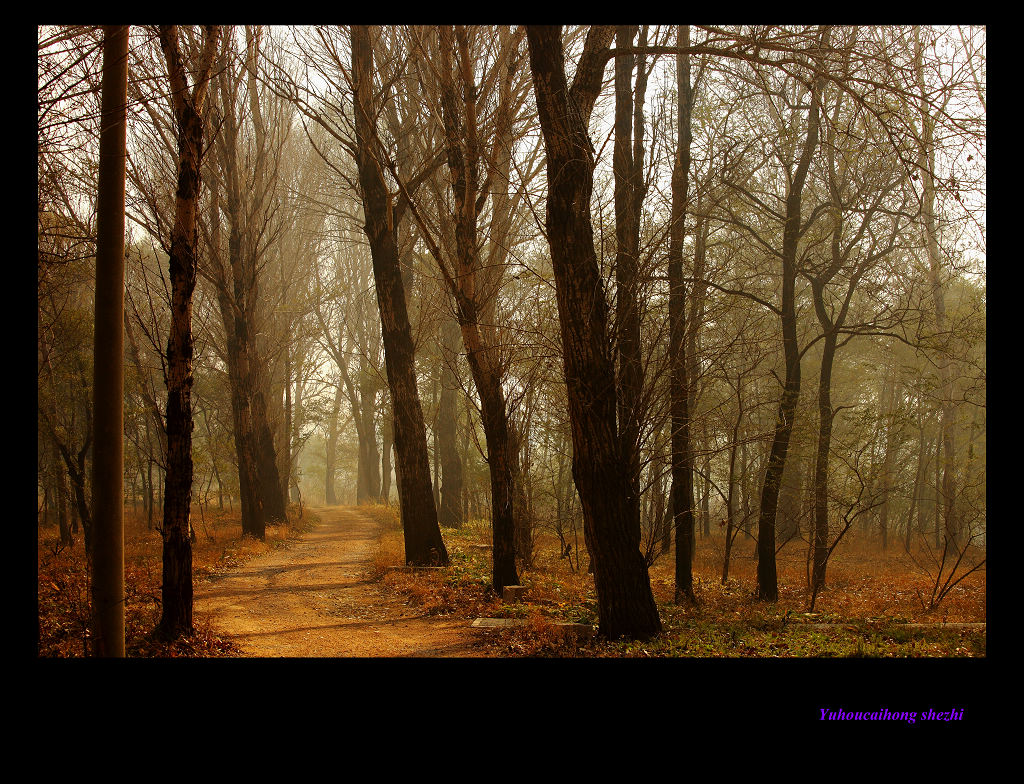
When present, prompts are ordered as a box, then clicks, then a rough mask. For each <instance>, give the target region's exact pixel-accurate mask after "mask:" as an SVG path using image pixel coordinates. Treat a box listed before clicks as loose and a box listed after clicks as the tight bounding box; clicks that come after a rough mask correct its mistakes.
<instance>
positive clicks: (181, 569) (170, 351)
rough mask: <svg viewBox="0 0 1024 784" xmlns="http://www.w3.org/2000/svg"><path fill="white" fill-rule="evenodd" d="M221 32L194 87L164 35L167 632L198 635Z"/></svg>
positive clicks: (210, 30)
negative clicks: (213, 143) (198, 337)
mask: <svg viewBox="0 0 1024 784" xmlns="http://www.w3.org/2000/svg"><path fill="white" fill-rule="evenodd" d="M219 36H220V29H219V28H218V27H217V26H216V25H207V26H206V28H205V30H204V37H203V50H202V55H201V57H200V60H199V62H198V63H197V65H196V68H195V75H194V80H193V84H192V87H191V88H190V87H189V84H188V79H187V74H186V70H185V63H184V60H183V57H182V53H181V49H180V47H179V44H178V28H177V27H176V26H174V25H163V26H161V28H160V46H161V48H162V49H163V52H164V58H165V60H166V64H167V73H168V77H169V79H170V85H171V95H172V98H173V101H174V113H175V119H176V121H177V130H178V189H177V192H176V194H175V213H174V227H173V229H172V231H171V253H170V260H169V268H170V278H171V328H170V336H169V338H168V341H167V479H166V484H165V490H164V517H163V526H162V527H161V536H162V538H163V584H162V602H161V613H162V614H161V618H160V633H161V634H162V635H163V636H164V637H165V638H168V639H175V638H177V637H180V636H183V635H188V634H191V633H192V543H191V541H190V540H189V515H190V511H191V505H192V426H193V422H192V397H191V394H192V348H193V338H192V292H193V291H194V290H195V286H196V274H197V273H196V257H197V244H198V233H197V228H196V224H197V211H198V203H199V189H200V186H201V183H202V179H201V175H200V165H201V162H202V153H203V126H204V121H205V110H206V96H207V92H208V89H209V82H210V73H211V70H212V68H213V60H214V55H215V54H216V51H217V44H218V39H219Z"/></svg>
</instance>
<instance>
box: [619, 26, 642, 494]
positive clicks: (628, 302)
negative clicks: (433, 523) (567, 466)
mask: <svg viewBox="0 0 1024 784" xmlns="http://www.w3.org/2000/svg"><path fill="white" fill-rule="evenodd" d="M636 32H637V25H619V26H618V27H617V28H616V33H615V35H616V47H618V48H622V49H629V48H630V47H632V45H633V38H634V36H635V35H636ZM633 59H634V58H633V55H623V56H620V57H616V58H615V147H614V153H613V160H612V169H613V172H614V175H615V240H616V252H615V292H616V297H615V303H616V319H615V322H616V347H617V350H618V363H619V372H618V384H619V392H618V396H619V437H620V439H621V441H622V448H623V450H624V456H625V459H626V460H627V462H628V464H629V471H630V483H629V486H630V493H631V494H632V495H633V496H634V497H635V498H636V499H637V503H639V500H640V397H641V393H642V391H643V362H642V360H641V357H640V304H639V301H638V291H637V289H638V277H639V276H638V271H637V267H638V261H639V259H638V257H637V255H638V249H639V244H640V208H641V205H642V199H643V136H642V133H643V131H642V128H638V129H637V143H638V145H639V153H640V155H639V156H638V157H639V160H635V159H634V151H633V113H634V112H633ZM640 71H641V73H643V71H644V64H643V62H642V60H641V63H640ZM636 103H637V109H638V111H639V112H640V113H641V114H640V116H641V117H642V116H643V115H642V108H641V107H642V106H643V94H642V93H641V92H639V90H638V92H637V96H636Z"/></svg>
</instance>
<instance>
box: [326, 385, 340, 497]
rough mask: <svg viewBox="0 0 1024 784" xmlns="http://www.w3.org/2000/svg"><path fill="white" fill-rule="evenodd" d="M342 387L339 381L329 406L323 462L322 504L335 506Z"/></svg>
mask: <svg viewBox="0 0 1024 784" xmlns="http://www.w3.org/2000/svg"><path fill="white" fill-rule="evenodd" d="M341 397H342V386H341V383H340V380H339V383H338V385H337V386H336V387H335V390H334V403H333V405H332V406H331V418H330V421H329V422H328V424H327V456H326V459H325V460H324V462H325V464H326V465H325V468H326V475H325V476H324V503H325V504H327V505H328V506H335V505H336V504H337V503H338V497H337V495H335V490H334V474H335V470H336V469H335V460H336V458H337V454H338V414H339V413H340V411H341Z"/></svg>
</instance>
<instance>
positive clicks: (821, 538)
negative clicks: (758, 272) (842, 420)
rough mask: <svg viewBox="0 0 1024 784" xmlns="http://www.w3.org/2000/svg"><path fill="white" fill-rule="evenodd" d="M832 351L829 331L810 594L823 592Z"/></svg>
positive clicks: (821, 386)
mask: <svg viewBox="0 0 1024 784" xmlns="http://www.w3.org/2000/svg"><path fill="white" fill-rule="evenodd" d="M835 351H836V333H835V331H834V330H829V331H828V332H826V334H825V343H824V347H823V348H822V353H821V371H820V373H819V379H818V451H817V455H816V457H815V461H814V523H813V529H814V533H813V538H814V544H813V555H812V559H811V560H812V563H813V566H812V568H811V594H812V596H816V595H817V594H818V593H820V592H821V591H823V590H824V589H825V569H826V566H827V564H828V463H829V455H830V453H831V445H832V419H833V416H834V413H833V411H832V362H833V358H834V357H835Z"/></svg>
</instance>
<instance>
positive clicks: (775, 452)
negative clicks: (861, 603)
mask: <svg viewBox="0 0 1024 784" xmlns="http://www.w3.org/2000/svg"><path fill="white" fill-rule="evenodd" d="M828 39H829V32H828V28H825V30H824V31H823V33H822V46H823V47H827V46H828ZM822 84H823V77H822V76H818V77H817V78H815V80H814V83H813V86H812V88H811V96H810V102H811V108H810V113H809V116H808V120H807V137H806V139H805V141H804V145H803V149H802V151H801V154H800V160H799V162H798V163H797V166H796V171H795V172H794V175H793V180H792V182H791V183H790V186H789V194H788V195H787V197H786V223H785V226H784V229H783V235H782V344H783V350H784V352H785V357H786V380H785V384H784V386H783V390H782V397H781V398H780V399H779V408H778V414H777V416H776V420H775V434H774V436H773V438H772V446H771V451H770V452H769V455H768V466H767V468H766V470H765V474H764V482H763V483H762V486H761V510H760V516H759V518H758V524H757V597H758V599H761V600H762V601H767V602H776V601H778V599H779V580H778V572H777V570H776V563H775V520H776V515H777V513H778V504H779V491H780V489H781V486H782V475H783V473H784V471H785V469H786V455H787V453H788V452H789V440H790V436H791V435H792V434H793V421H794V417H795V416H796V406H797V403H798V402H799V399H800V346H799V343H798V341H797V334H796V327H797V316H796V275H797V258H796V254H797V245H798V243H799V241H800V235H801V226H800V215H801V199H802V196H803V189H804V182H805V181H806V178H807V170H808V168H809V167H810V164H811V156H812V155H813V153H814V150H815V148H816V147H817V145H818V124H819V116H820V106H819V100H820V99H819V96H820V91H821V88H822Z"/></svg>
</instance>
